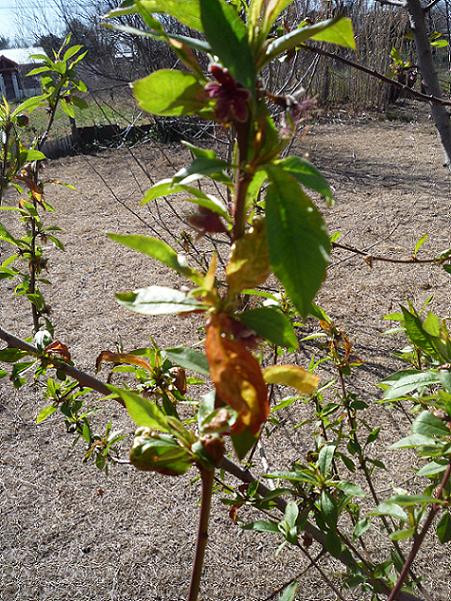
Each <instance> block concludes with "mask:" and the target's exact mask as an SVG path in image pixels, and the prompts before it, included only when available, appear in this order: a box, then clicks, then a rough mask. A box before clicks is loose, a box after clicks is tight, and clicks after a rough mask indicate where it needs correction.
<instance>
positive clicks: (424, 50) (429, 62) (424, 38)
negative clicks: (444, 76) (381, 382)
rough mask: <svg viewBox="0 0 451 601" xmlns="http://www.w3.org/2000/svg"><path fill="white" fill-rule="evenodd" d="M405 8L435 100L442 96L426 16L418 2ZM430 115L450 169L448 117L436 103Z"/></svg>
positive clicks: (412, 0)
mask: <svg viewBox="0 0 451 601" xmlns="http://www.w3.org/2000/svg"><path fill="white" fill-rule="evenodd" d="M406 8H407V11H408V13H409V16H410V23H411V27H412V32H413V35H414V38H415V44H416V47H417V54H418V66H419V68H420V73H421V77H422V79H423V81H424V84H425V86H426V93H427V94H432V95H433V96H436V97H437V98H441V97H442V96H443V94H442V90H441V88H440V84H439V81H438V77H437V72H436V71H435V68H434V61H433V59H432V50H431V44H430V42H429V35H428V32H427V29H426V14H425V11H424V10H423V8H422V6H421V4H420V0H406ZM431 115H432V118H433V120H434V123H435V127H436V128H437V131H438V135H439V138H440V141H441V143H442V146H443V150H444V152H445V165H446V166H448V168H449V169H451V124H450V115H449V113H448V110H447V109H446V107H445V106H443V105H441V104H437V103H432V105H431Z"/></svg>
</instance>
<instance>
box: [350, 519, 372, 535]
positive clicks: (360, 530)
mask: <svg viewBox="0 0 451 601" xmlns="http://www.w3.org/2000/svg"><path fill="white" fill-rule="evenodd" d="M369 528H371V522H370V520H369V519H368V518H363V519H362V520H359V521H358V522H357V524H356V525H355V526H354V530H353V533H352V536H353V537H354V538H360V537H361V536H363V535H364V534H365V532H366V531H367V530H368V529H369Z"/></svg>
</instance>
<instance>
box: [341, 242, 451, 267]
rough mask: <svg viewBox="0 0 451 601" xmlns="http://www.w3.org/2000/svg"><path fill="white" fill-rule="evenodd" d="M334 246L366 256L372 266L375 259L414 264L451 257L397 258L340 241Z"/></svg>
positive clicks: (428, 262)
mask: <svg viewBox="0 0 451 601" xmlns="http://www.w3.org/2000/svg"><path fill="white" fill-rule="evenodd" d="M332 248H338V249H340V250H347V251H349V252H352V253H354V254H356V255H360V256H362V257H365V261H366V262H367V263H368V264H369V266H370V267H371V264H372V263H373V262H374V261H381V262H384V263H399V264H405V265H408V264H412V263H422V264H433V265H442V264H443V263H446V262H447V261H449V259H450V257H444V258H439V257H431V258H427V259H418V258H417V257H415V256H412V257H409V258H408V259H395V258H393V257H384V256H382V255H371V254H369V253H368V252H366V251H365V250H361V249H359V248H355V246H350V245H349V244H340V243H339V242H332Z"/></svg>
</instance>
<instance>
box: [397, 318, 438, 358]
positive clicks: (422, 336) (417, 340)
mask: <svg viewBox="0 0 451 601" xmlns="http://www.w3.org/2000/svg"><path fill="white" fill-rule="evenodd" d="M401 310H402V314H403V318H404V328H405V330H406V334H407V336H408V337H409V339H410V340H411V341H412V342H413V343H414V344H415V346H417V347H418V348H420V349H421V350H423V351H425V352H426V353H428V354H430V355H432V356H434V357H436V356H437V349H436V347H435V345H434V337H433V336H430V335H429V334H428V333H427V332H426V331H425V330H424V328H423V324H422V323H421V319H420V318H419V317H418V316H417V315H415V314H414V313H411V312H410V311H408V310H407V309H406V308H405V307H401Z"/></svg>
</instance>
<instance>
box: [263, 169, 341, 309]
mask: <svg viewBox="0 0 451 601" xmlns="http://www.w3.org/2000/svg"><path fill="white" fill-rule="evenodd" d="M268 174H269V177H270V179H271V184H270V186H269V188H268V194H267V197H266V227H267V236H268V244H269V258H270V262H271V265H272V267H273V270H274V273H275V275H276V276H277V277H278V278H279V280H280V281H281V283H282V284H283V285H284V286H285V289H286V291H287V293H288V295H289V297H290V299H291V300H292V302H293V304H294V305H295V307H296V308H297V309H298V311H299V312H300V313H301V315H303V316H305V315H307V313H308V312H309V311H310V309H311V306H312V301H313V299H314V297H315V294H316V293H317V292H318V290H319V288H320V286H321V284H322V282H323V280H324V278H325V277H326V271H327V266H328V264H329V251H330V241H329V235H328V233H327V229H326V226H325V224H324V221H323V218H322V217H321V214H320V213H319V211H318V210H317V209H316V207H315V206H314V204H313V203H312V201H311V200H310V198H309V197H308V196H307V195H306V194H305V193H304V192H303V191H302V189H301V187H300V186H299V184H298V183H297V181H296V179H295V178H294V177H292V176H291V175H288V174H286V173H284V171H282V170H281V169H280V168H277V167H268Z"/></svg>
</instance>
